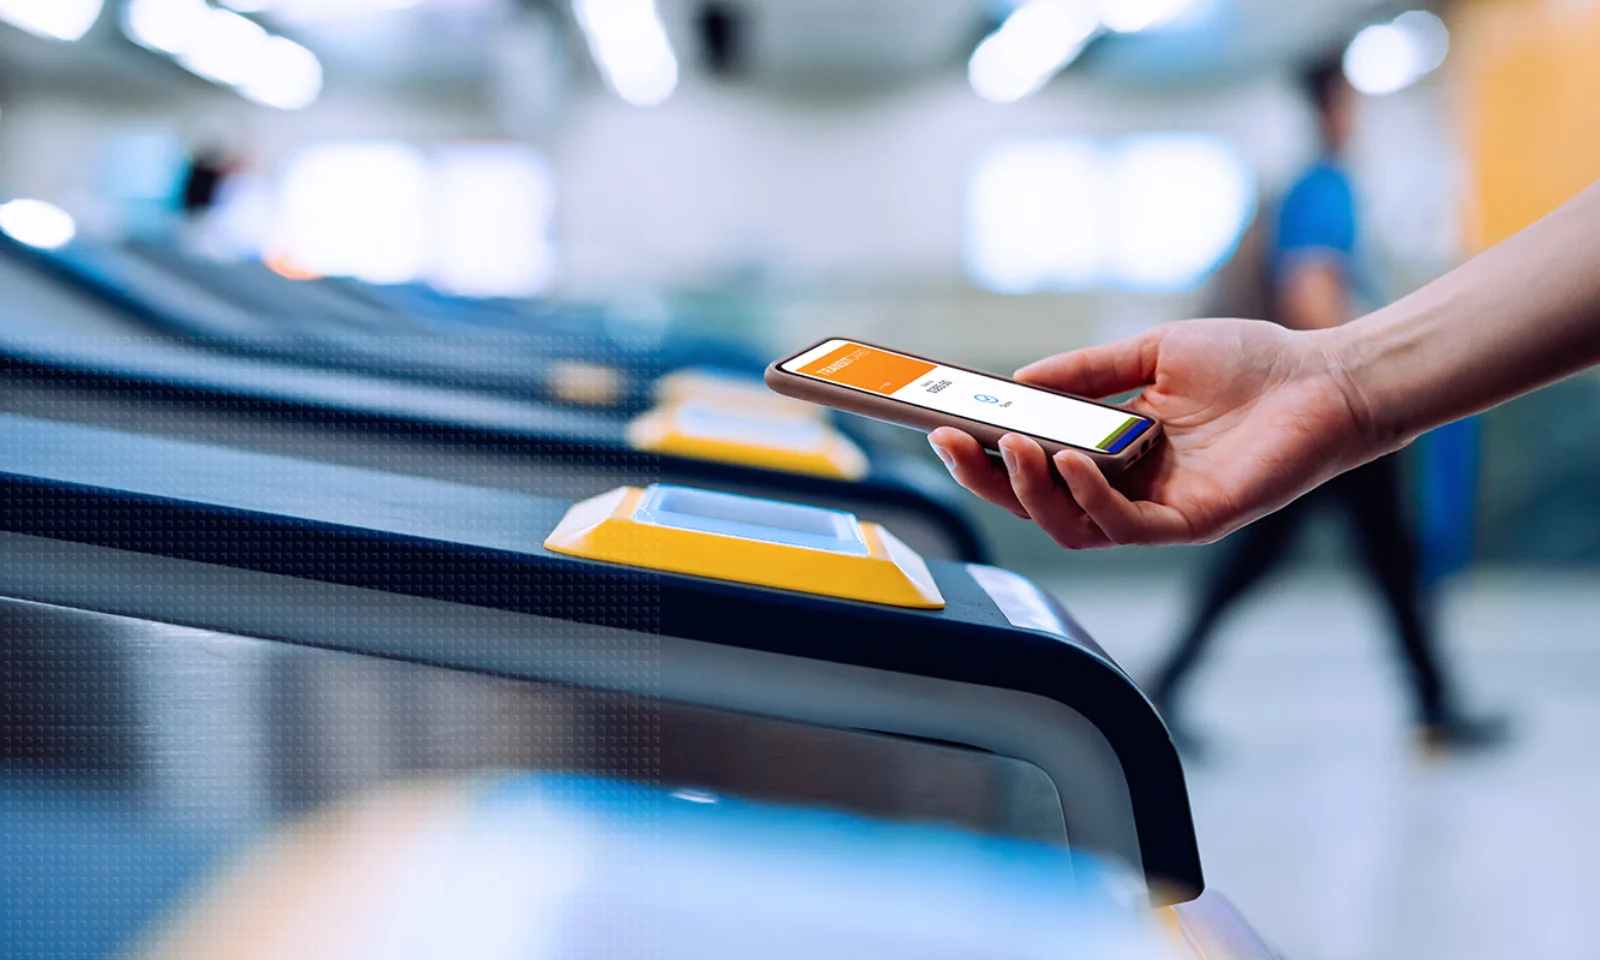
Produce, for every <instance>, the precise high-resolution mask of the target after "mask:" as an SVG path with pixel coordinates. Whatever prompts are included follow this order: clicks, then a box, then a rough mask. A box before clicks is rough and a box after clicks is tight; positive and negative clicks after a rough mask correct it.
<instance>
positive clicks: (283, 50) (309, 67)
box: [239, 37, 322, 110]
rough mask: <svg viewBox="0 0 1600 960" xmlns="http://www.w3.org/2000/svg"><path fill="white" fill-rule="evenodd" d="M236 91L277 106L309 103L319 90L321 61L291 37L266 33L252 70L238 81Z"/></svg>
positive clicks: (288, 107) (284, 107) (293, 107)
mask: <svg viewBox="0 0 1600 960" xmlns="http://www.w3.org/2000/svg"><path fill="white" fill-rule="evenodd" d="M239 92H240V93H241V94H243V95H244V96H246V97H248V98H249V99H251V100H254V101H255V102H256V103H259V104H262V105H264V106H268V107H276V108H278V109H279V110H299V109H301V108H302V107H308V106H310V105H311V104H313V103H315V102H316V100H317V97H318V96H320V95H321V94H322V63H321V61H319V60H318V59H317V56H316V54H314V53H312V52H311V51H310V50H307V49H306V48H305V47H302V46H300V44H298V43H295V42H294V41H293V40H288V39H285V38H284V37H269V38H268V39H267V41H266V44H265V46H264V47H263V48H262V50H261V56H260V58H259V60H258V61H257V63H256V68H255V72H254V73H253V74H252V75H251V76H249V77H247V78H245V79H244V80H243V81H242V82H241V83H240V84H239Z"/></svg>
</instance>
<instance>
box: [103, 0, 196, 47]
mask: <svg viewBox="0 0 1600 960" xmlns="http://www.w3.org/2000/svg"><path fill="white" fill-rule="evenodd" d="M210 13H211V9H210V8H209V7H207V6H206V4H205V0H128V5H127V6H125V7H123V8H122V28H123V31H124V32H125V33H127V35H128V38H129V39H130V40H132V41H133V42H134V43H137V44H138V45H139V46H141V47H145V48H146V49H149V50H156V51H159V52H161V53H169V54H174V55H176V54H181V53H183V52H184V51H185V50H187V49H189V47H190V46H191V45H192V44H193V43H194V42H195V38H196V37H198V36H199V35H200V32H201V31H202V30H204V29H205V19H206V17H207V16H209V15H210Z"/></svg>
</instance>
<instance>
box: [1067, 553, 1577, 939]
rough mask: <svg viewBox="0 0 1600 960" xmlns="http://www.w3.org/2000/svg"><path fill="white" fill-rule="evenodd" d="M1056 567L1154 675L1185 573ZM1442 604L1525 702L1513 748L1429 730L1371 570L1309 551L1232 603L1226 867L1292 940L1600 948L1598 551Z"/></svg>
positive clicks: (1218, 671) (1208, 788)
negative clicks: (1457, 743) (1426, 740)
mask: <svg viewBox="0 0 1600 960" xmlns="http://www.w3.org/2000/svg"><path fill="white" fill-rule="evenodd" d="M1050 585H1051V587H1052V588H1053V589H1055V590H1056V592H1057V593H1058V594H1059V595H1060V596H1061V597H1062V598H1063V599H1064V600H1065V601H1066V602H1067V604H1068V606H1069V608H1070V609H1072V610H1073V612H1074V613H1075V614H1076V615H1077V616H1078V618H1079V619H1080V620H1081V621H1082V622H1083V623H1084V625H1085V626H1086V627H1087V628H1088V629H1089V631H1090V632H1091V633H1093V634H1094V635H1095V636H1096V637H1097V638H1098V639H1100V641H1101V642H1102V643H1103V644H1104V645H1105V646H1106V648H1107V649H1109V650H1110V651H1111V652H1112V653H1113V655H1115V656H1116V657H1117V658H1118V659H1119V660H1121V661H1122V662H1123V663H1124V665H1125V666H1127V667H1128V668H1129V669H1130V670H1131V671H1132V672H1133V673H1134V675H1135V676H1142V675H1143V674H1144V672H1145V671H1146V670H1147V669H1148V666H1149V664H1151V663H1152V662H1153V659H1154V658H1155V657H1156V655H1157V654H1158V653H1159V651H1160V650H1161V648H1162V646H1163V645H1164V644H1165V643H1167V642H1169V640H1170V638H1171V635H1172V634H1173V633H1174V632H1175V630H1176V629H1177V627H1178V624H1179V622H1180V620H1181V619H1182V617H1183V616H1184V613H1185V604H1186V603H1187V602H1188V599H1189V589H1188V584H1187V582H1185V581H1183V580H1177V579H1173V578H1170V577H1168V578H1164V579H1157V580H1154V581H1153V582H1152V581H1142V580H1136V579H1134V578H1131V577H1126V576H1118V577H1115V578H1096V577H1083V576H1073V577H1068V578H1062V579H1060V580H1059V581H1057V582H1055V583H1051V584H1050ZM1440 614H1441V624H1442V631H1443V634H1442V636H1443V640H1444V642H1445V643H1446V644H1447V646H1448V649H1449V651H1450V653H1451V654H1452V655H1453V662H1454V664H1455V669H1456V672H1457V673H1458V674H1459V675H1460V677H1461V679H1462V681H1463V685H1464V686H1465V687H1466V688H1467V690H1468V691H1469V692H1470V694H1471V699H1472V701H1473V702H1474V703H1476V704H1480V705H1489V706H1493V707H1497V708H1504V709H1505V710H1507V712H1509V713H1510V714H1511V715H1512V716H1513V719H1514V721H1515V723H1516V734H1517V735H1516V739H1515V742H1514V743H1513V744H1512V745H1511V746H1510V747H1508V748H1507V749H1505V750H1504V751H1502V752H1499V753H1496V754H1494V755H1493V756H1490V757H1482V758H1476V759H1471V760H1454V761H1448V762H1444V763H1429V762H1426V761H1425V760H1423V759H1422V757H1421V756H1420V755H1419V754H1418V753H1417V751H1416V750H1415V749H1414V748H1413V746H1412V743H1411V742H1410V740H1409V739H1408V737H1407V732H1406V730H1405V727H1404V722H1405V720H1406V711H1405V705H1406V703H1405V700H1404V697H1403V695H1402V694H1403V688H1402V687H1401V685H1400V682H1399V676H1398V671H1397V669H1396V664H1395V662H1394V660H1393V659H1392V658H1391V657H1390V656H1389V653H1390V649H1389V636H1388V633H1387V631H1386V629H1385V626H1386V624H1385V622H1384V620H1383V618H1382V616H1381V610H1380V609H1379V608H1378V607H1377V605H1376V604H1375V603H1374V602H1373V600H1372V598H1371V597H1370V596H1369V595H1368V594H1367V593H1366V592H1365V591H1364V589H1363V586H1362V584H1361V583H1360V582H1359V581H1357V580H1355V579H1354V578H1351V577H1345V576H1343V575H1340V574H1337V573H1328V572H1318V571H1315V570H1312V569H1310V568H1306V567H1302V568H1298V570H1297V572H1296V573H1294V574H1292V575H1289V576H1286V577H1285V578H1283V579H1281V580H1280V581H1277V582H1276V583H1275V584H1274V585H1272V586H1270V587H1269V588H1267V589H1266V590H1264V591H1263V592H1262V593H1261V594H1260V595H1259V596H1258V597H1255V598H1253V599H1252V600H1251V601H1250V602H1249V603H1248V604H1246V605H1244V606H1242V607H1241V608H1240V609H1239V610H1238V611H1237V614H1236V615H1235V616H1234V617H1233V618H1232V619H1230V620H1229V621H1227V622H1226V623H1225V624H1224V625H1223V630H1224V631H1225V633H1224V635H1223V636H1222V637H1220V638H1219V642H1218V644H1217V646H1216V655H1215V656H1214V658H1213V659H1212V660H1210V661H1209V662H1208V663H1207V664H1206V669H1205V670H1204V671H1203V674H1202V675H1200V676H1199V677H1198V678H1197V682H1196V684H1195V688H1194V694H1193V697H1192V698H1191V701H1192V706H1193V711H1192V713H1193V717H1194V721H1195V725H1196V727H1197V728H1199V729H1201V730H1203V731H1204V732H1205V733H1206V734H1207V735H1208V736H1209V738H1210V741H1211V744H1212V750H1211V751H1210V753H1209V754H1208V755H1207V758H1206V761H1205V762H1204V763H1202V764H1191V765H1190V770H1189V777H1190V786H1191V793H1192V797H1193V802H1194V806H1195V815H1196V818H1197V821H1198V825H1199V832H1200V841H1201V850H1202V853H1203V855H1204V857H1205V862H1206V867H1207V873H1208V878H1209V881H1210V883H1211V885H1212V886H1213V887H1215V888H1216V889H1218V890H1220V891H1222V892H1224V893H1226V894H1227V895H1228V896H1229V897H1230V898H1232V899H1233V900H1234V901H1235V902H1236V903H1238V904H1239V906H1240V907H1241V909H1242V910H1243V911H1244V912H1245V913H1246V914H1247V915H1248V916H1249V917H1250V918H1251V919H1252V920H1253V921H1254V922H1255V923H1256V925H1257V926H1258V927H1259V928H1260V930H1261V931H1262V933H1263V934H1264V935H1266V936H1267V938H1268V939H1269V940H1271V941H1273V942H1274V943H1275V944H1277V945H1278V946H1279V947H1280V949H1282V950H1283V951H1284V954H1285V956H1286V957H1288V958H1289V960H1335V958H1337V960H1346V958H1368V960H1389V958H1396V960H1398V958H1406V960H1415V958H1435V957H1437V958H1450V960H1477V958H1524V957H1537V958H1539V960H1561V958H1580V957H1581V958H1592V957H1596V956H1600V910H1597V909H1596V904H1600V744H1597V743H1596V733H1597V731H1600V571H1597V572H1595V573H1593V574H1589V575H1580V574H1571V573H1561V574H1527V573H1522V574H1518V573H1509V572H1480V573H1477V574H1474V575H1473V576H1471V577H1468V578H1465V579H1463V580H1462V581H1461V582H1458V583H1455V584H1453V585H1451V586H1450V587H1449V588H1447V590H1446V591H1445V592H1444V594H1443V595H1442V597H1441V604H1440Z"/></svg>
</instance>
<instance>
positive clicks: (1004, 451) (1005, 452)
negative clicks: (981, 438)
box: [1000, 443, 1017, 476]
mask: <svg viewBox="0 0 1600 960" xmlns="http://www.w3.org/2000/svg"><path fill="white" fill-rule="evenodd" d="M1000 459H1001V460H1003V461H1005V465H1006V473H1009V474H1011V475H1012V476H1016V473H1017V455H1016V454H1014V453H1012V452H1011V448H1010V447H1008V446H1006V445H1005V444H1003V443H1002V444H1001V445H1000Z"/></svg>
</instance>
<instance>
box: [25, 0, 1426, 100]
mask: <svg viewBox="0 0 1600 960" xmlns="http://www.w3.org/2000/svg"><path fill="white" fill-rule="evenodd" d="M523 2H524V3H526V5H527V6H531V7H535V8H539V9H542V10H545V11H547V12H549V13H550V14H551V15H552V19H553V20H554V22H555V23H557V24H558V25H559V28H561V29H566V30H568V31H570V30H571V29H572V18H571V13H570V7H569V5H568V2H567V0H523ZM723 2H724V3H728V4H730V5H734V6H736V7H739V8H742V9H743V10H745V11H746V12H747V13H746V16H747V23H748V38H747V39H748V60H749V62H750V63H751V65H752V70H751V73H752V76H751V77H750V80H751V81H752V82H755V83H758V84H761V85H764V86H770V87H777V88H782V89H788V90H794V91H801V90H805V89H807V88H817V89H844V90H847V91H870V90H873V89H883V88H890V87H894V86H899V85H903V84H908V83H914V82H916V81H917V80H919V79H922V78H925V77H927V76H930V75H934V74H939V73H949V72H953V71H958V70H960V69H962V67H963V65H964V62H965V59H966V56H967V54H968V53H969V52H970V51H971V49H972V46H973V45H974V44H975V43H976V41H977V40H978V39H979V38H981V36H982V35H983V32H984V30H985V29H986V25H989V24H992V23H993V22H994V18H995V16H996V14H997V11H1003V10H1004V8H1005V3H1006V2H1007V0H723ZM658 3H659V5H660V7H661V10H662V15H663V19H664V20H665V21H666V23H667V27H668V32H669V34H670V35H671V36H672V38H673V40H674V43H675V45H676V46H677V47H678V48H679V52H680V54H681V55H682V56H681V59H683V60H684V61H686V62H687V63H688V64H689V67H688V68H689V69H691V70H692V69H695V68H694V66H693V64H694V63H695V62H696V61H698V59H699V55H698V47H699V44H698V40H697V36H696V31H695V28H694V17H695V13H696V11H697V10H698V4H699V0H658ZM1194 3H1195V4H1196V7H1195V8H1194V10H1193V11H1192V12H1191V15H1189V16H1188V17H1186V19H1185V21H1184V25H1183V26H1181V27H1177V26H1175V27H1173V28H1170V29H1168V30H1165V31H1159V32H1154V33H1151V34H1146V35H1140V36H1136V37H1115V36H1113V37H1108V38H1106V39H1104V40H1102V41H1101V42H1100V43H1099V44H1098V45H1097V46H1096V47H1094V48H1091V50H1090V51H1089V52H1088V54H1087V55H1086V56H1085V57H1084V58H1083V61H1082V62H1081V63H1080V64H1078V65H1076V66H1075V68H1074V69H1078V70H1082V71H1086V72H1089V71H1092V72H1093V73H1095V74H1096V75H1100V76H1104V77H1105V78H1106V79H1107V80H1111V81H1115V82H1121V83H1128V84H1149V83H1157V84H1160V83H1193V82H1195V81H1196V80H1199V79H1205V78H1222V77H1228V76H1237V75H1248V74H1249V73H1251V72H1252V71H1260V70H1263V69H1275V68H1277V67H1279V66H1281V65H1282V64H1284V63H1285V62H1288V61H1292V60H1295V59H1298V58H1300V57H1303V56H1305V55H1307V54H1308V53H1309V52H1311V51H1315V50H1317V49H1318V48H1323V47H1327V46H1330V45H1332V44H1336V43H1339V42H1342V41H1343V39H1345V38H1347V37H1348V36H1349V35H1350V34H1351V33H1352V32H1353V30H1354V29H1355V28H1357V27H1359V26H1360V25H1362V23H1363V22H1367V21H1371V20H1374V19H1376V18H1377V17H1378V16H1379V15H1380V14H1381V13H1389V12H1393V11H1397V10H1399V9H1402V8H1403V4H1401V3H1400V0H1194ZM1418 3H1421V0H1418ZM117 5H118V0H108V2H107V11H106V13H105V14H103V15H102V18H101V22H100V23H99V24H98V25H97V26H96V28H95V30H94V31H93V32H92V33H91V35H90V36H89V37H88V38H86V39H85V40H84V41H82V42H80V43H78V44H57V43H51V42H48V41H43V40H39V39H37V38H35V37H32V36H29V35H27V34H24V33H21V32H20V31H17V30H14V29H11V28H9V27H6V26H4V25H0V83H13V84H15V83H28V84H34V83H48V84H51V85H53V86H60V87H62V88H63V89H68V88H71V87H73V86H74V85H76V86H80V87H84V86H88V87H101V88H107V87H115V88H118V89H131V90H145V89H148V90H149V91H152V92H156V93H159V91H161V90H163V89H167V88H170V87H171V85H173V84H197V83H200V81H193V80H191V79H190V78H187V77H186V76H185V75H184V74H183V73H182V71H180V70H178V69H177V68H175V67H173V66H172V65H171V64H169V63H166V62H164V61H162V60H161V59H160V58H159V57H156V56H154V55H152V54H150V53H148V52H146V51H143V50H140V49H138V48H135V47H133V46H132V45H131V44H129V43H127V42H126V41H124V40H122V39H121V37H120V36H119V34H118V31H117V29H116V26H115V22H114V21H115V19H116V17H115V9H116V7H117ZM516 6H517V0H422V3H421V4H420V5H419V6H418V7H416V8H415V9H412V10H408V11H401V12H391V13H385V14H379V15H374V16H371V17H369V18H367V19H364V20H354V21H348V22H344V23H335V24H328V25H316V26H313V25H303V24H282V25H281V27H282V29H284V30H285V31H286V32H289V33H290V34H291V35H294V36H296V37H297V38H298V39H301V40H302V41H303V42H305V43H306V44H307V45H309V46H311V47H312V48H313V49H314V50H316V51H317V52H318V53H319V54H320V55H321V56H322V57H323V59H324V61H325V62H326V63H327V66H328V75H329V82H330V85H331V84H342V83H352V84H354V83H368V84H371V83H382V84H390V83H409V84H424V85H430V84H431V85H460V86H471V85H474V84H478V85H481V84H482V82H483V81H484V79H485V78H486V76H487V73H488V71H489V66H488V63H489V61H490V59H491V58H490V56H488V51H490V49H491V48H492V47H493V45H494V41H495V38H496V37H497V36H501V35H503V33H504V30H505V24H506V22H507V19H508V18H509V17H510V15H511V14H512V12H513V10H514V9H515V7H516ZM568 45H569V47H570V48H571V52H572V53H573V56H572V57H571V58H570V59H571V61H572V62H573V63H576V64H578V66H579V71H578V77H577V80H578V82H580V83H582V82H594V76H593V70H592V68H590V67H589V66H588V60H587V54H586V53H585V52H584V50H583V45H582V41H581V39H579V38H577V37H575V36H572V37H570V38H569V41H568Z"/></svg>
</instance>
